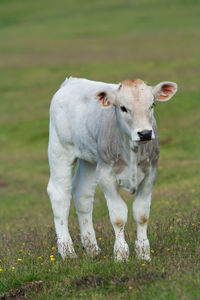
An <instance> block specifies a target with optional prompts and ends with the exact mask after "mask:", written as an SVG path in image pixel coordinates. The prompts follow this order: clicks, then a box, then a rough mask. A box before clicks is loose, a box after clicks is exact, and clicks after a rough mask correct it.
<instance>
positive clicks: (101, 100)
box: [97, 92, 110, 107]
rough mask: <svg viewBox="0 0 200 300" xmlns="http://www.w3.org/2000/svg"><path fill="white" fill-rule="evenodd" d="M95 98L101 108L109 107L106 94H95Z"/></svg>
mask: <svg viewBox="0 0 200 300" xmlns="http://www.w3.org/2000/svg"><path fill="white" fill-rule="evenodd" d="M97 98H98V103H99V104H100V105H101V106H103V107H107V106H110V102H109V101H108V100H107V94H106V92H100V93H99V94H97Z"/></svg>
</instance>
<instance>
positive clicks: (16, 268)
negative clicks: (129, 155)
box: [0, 0, 200, 300]
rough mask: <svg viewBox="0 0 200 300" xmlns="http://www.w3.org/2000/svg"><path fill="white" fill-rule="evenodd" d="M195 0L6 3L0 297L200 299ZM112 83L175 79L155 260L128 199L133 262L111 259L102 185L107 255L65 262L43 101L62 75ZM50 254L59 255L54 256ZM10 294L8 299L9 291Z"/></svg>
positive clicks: (152, 235) (154, 233) (168, 107)
mask: <svg viewBox="0 0 200 300" xmlns="http://www.w3.org/2000/svg"><path fill="white" fill-rule="evenodd" d="M199 15H200V1H198V0H182V1H181V0H173V1H172V0H169V1H164V0H161V1H159V0H132V1H131V0H107V1H105V0H101V1H97V0H93V1H91V0H84V1H81V0H79V1H71V0H59V1H53V0H48V1H47V0H44V1H39V0H34V1H27V0H26V1H25V0H18V1H14V0H1V1H0V68H1V79H0V91H1V102H0V103H1V104H0V145H1V148H0V201H1V202H0V299H48V300H51V299H52V300H55V299H167V300H175V299H200V271H199V267H200V218H199V217H200V202H199V198H200V188H199V183H200V167H199V166H200V155H199V154H200V150H199V149H200V123H199V122H200V89H199V79H200V39H199V37H200V21H199ZM70 75H72V76H74V77H76V76H77V77H86V78H89V79H94V80H103V81H107V82H120V81H122V80H125V79H134V78H138V77H139V78H142V79H144V80H145V81H147V82H148V83H149V84H150V85H154V84H156V83H158V82H160V81H162V80H170V81H175V82H177V83H178V85H179V92H178V93H177V95H176V96H175V97H174V98H173V99H172V100H171V101H169V102H167V103H163V104H157V106H156V110H155V116H156V119H157V122H158V128H159V136H160V141H161V156H160V161H159V176H158V181H157V183H156V185H155V188H154V192H153V200H152V207H151V217H150V221H149V239H150V242H151V252H152V260H151V262H149V263H144V262H141V261H138V260H137V259H136V257H135V254H134V241H135V237H136V225H135V222H133V218H132V215H131V205H132V200H133V199H132V197H131V196H130V195H129V194H128V193H125V192H123V193H122V194H123V198H124V199H125V201H126V203H127V205H128V207H129V219H128V223H127V225H126V239H127V241H128V243H129V246H130V259H129V261H128V262H127V263H115V262H114V260H113V243H114V233H113V230H112V227H111V224H110V221H109V217H108V210H107V207H106V203H105V199H104V197H103V194H102V192H101V191H100V189H99V188H97V191H96V195H95V204H94V224H95V229H96V234H97V238H98V242H99V246H100V247H101V249H102V252H101V254H100V255H99V256H98V257H97V258H94V259H91V258H88V257H87V256H86V255H85V252H84V251H83V250H82V247H81V243H80V234H79V227H78V221H77V217H76V213H75V209H74V204H73V203H72V206H71V211H70V231H71V235H72V238H73V240H74V245H75V249H76V251H77V253H78V255H79V258H78V259H76V260H73V261H70V260H66V261H62V260H61V258H60V257H59V255H58V253H57V250H56V249H55V247H56V237H55V232H54V226H53V215H52V211H51V207H50V202H49V199H48V197H47V193H46V185H47V182H48V176H49V169H48V162H47V143H48V110H49V104H50V101H51V98H52V95H53V93H54V92H55V91H56V90H57V89H58V87H59V85H60V84H61V82H62V81H63V80H64V79H65V77H66V76H70ZM51 255H53V258H55V260H51V257H50V256H51ZM11 296H12V297H13V298H12V297H11Z"/></svg>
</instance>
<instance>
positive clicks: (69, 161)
mask: <svg viewBox="0 0 200 300" xmlns="http://www.w3.org/2000/svg"><path fill="white" fill-rule="evenodd" d="M54 142H55V143H54V144H53V145H52V144H50V145H49V153H48V154H49V164H50V179H49V183H48V187H47V192H48V194H49V197H50V200H51V205H52V210H53V214H54V223H55V229H56V234H57V243H58V252H59V253H60V254H61V256H62V258H65V256H69V257H76V253H75V251H74V247H73V243H72V239H71V236H70V234H69V230H68V216H69V209H70V201H71V189H72V169H73V163H74V154H73V149H72V148H71V147H68V148H67V149H65V148H64V147H63V146H62V145H61V144H60V142H59V140H58V138H57V135H56V134H55V136H54Z"/></svg>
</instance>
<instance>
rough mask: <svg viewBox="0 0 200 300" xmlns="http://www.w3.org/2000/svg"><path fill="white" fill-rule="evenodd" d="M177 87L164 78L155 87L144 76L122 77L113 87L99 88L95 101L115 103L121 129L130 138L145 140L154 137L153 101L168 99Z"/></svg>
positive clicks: (102, 103) (103, 103)
mask: <svg viewBox="0 0 200 300" xmlns="http://www.w3.org/2000/svg"><path fill="white" fill-rule="evenodd" d="M176 91H177V84H176V83H174V82H170V81H163V82H161V83H159V84H157V85H156V86H154V87H151V86H148V85H147V84H146V83H145V82H144V81H143V80H141V79H136V80H126V81H123V82H122V83H121V84H120V85H119V87H118V89H117V90H115V91H109V90H107V91H106V90H104V91H99V92H98V93H97V94H96V98H97V100H98V103H99V104H100V105H101V106H103V107H105V108H107V107H109V106H111V105H113V106H114V107H115V111H116V116H117V122H118V126H119V127H120V129H121V130H122V131H123V132H124V133H126V134H127V135H128V136H129V138H130V139H131V141H134V142H135V141H137V142H138V141H142V142H146V141H149V140H151V139H153V138H155V134H154V132H153V111H154V101H155V100H156V101H168V100H169V99H170V98H171V97H172V96H173V95H174V94H175V93H176Z"/></svg>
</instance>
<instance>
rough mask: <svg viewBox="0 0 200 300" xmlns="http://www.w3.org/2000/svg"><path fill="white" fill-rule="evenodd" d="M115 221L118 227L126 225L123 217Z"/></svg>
mask: <svg viewBox="0 0 200 300" xmlns="http://www.w3.org/2000/svg"><path fill="white" fill-rule="evenodd" d="M114 223H115V225H116V226H117V227H118V228H122V226H123V225H124V221H123V220H122V219H116V220H115V222H114Z"/></svg>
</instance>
